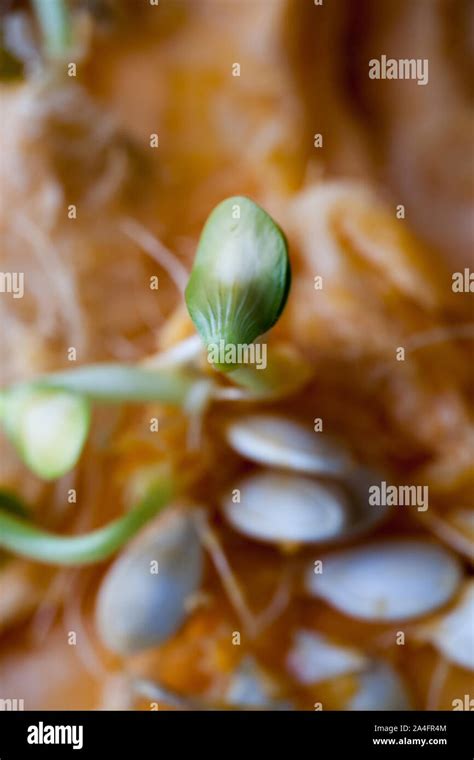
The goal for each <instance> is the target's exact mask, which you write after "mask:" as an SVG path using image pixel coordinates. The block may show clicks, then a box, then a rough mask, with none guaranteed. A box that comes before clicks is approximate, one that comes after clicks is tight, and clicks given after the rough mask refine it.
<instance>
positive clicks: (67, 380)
mask: <svg viewBox="0 0 474 760" xmlns="http://www.w3.org/2000/svg"><path fill="white" fill-rule="evenodd" d="M194 383H195V378H193V377H192V376H190V375H189V374H186V373H184V372H182V371H181V372H176V371H175V372H173V371H165V370H154V369H145V368H143V367H139V366H134V365H127V364H90V365H88V366H84V367H78V368H77V369H70V370H65V371H64V372H55V373H53V374H50V375H44V376H43V377H40V378H38V380H34V381H33V382H32V383H31V385H33V386H35V387H37V388H49V389H52V390H65V391H70V392H72V393H78V394H80V395H82V396H86V397H87V398H88V399H90V400H91V401H105V402H122V401H161V402H163V403H166V404H176V405H181V404H182V403H183V402H184V401H186V398H187V396H188V394H189V392H190V390H191V388H192V387H193V385H194Z"/></svg>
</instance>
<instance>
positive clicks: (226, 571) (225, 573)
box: [196, 510, 257, 638]
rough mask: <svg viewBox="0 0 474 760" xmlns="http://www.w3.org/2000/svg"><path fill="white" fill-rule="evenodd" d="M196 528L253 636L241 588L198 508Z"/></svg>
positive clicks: (252, 621) (254, 623) (254, 630)
mask: <svg viewBox="0 0 474 760" xmlns="http://www.w3.org/2000/svg"><path fill="white" fill-rule="evenodd" d="M196 528H197V530H198V533H199V536H200V538H201V541H202V543H203V546H204V547H205V548H206V549H207V551H208V552H209V556H210V557H211V559H212V562H213V563H214V566H215V568H216V570H217V572H218V574H219V577H220V579H221V581H222V585H223V587H224V589H225V591H226V592H227V596H228V597H229V600H230V602H231V604H232V606H233V608H234V610H235V611H236V613H237V615H238V616H239V619H240V621H241V622H242V625H243V626H244V628H245V630H246V633H247V634H248V635H249V636H251V637H252V638H254V637H255V635H256V632H257V626H256V621H255V619H254V616H253V615H252V613H251V611H250V609H249V608H248V605H247V603H246V601H245V597H244V595H243V592H242V589H241V588H240V585H239V583H238V581H237V578H236V577H235V575H234V573H233V571H232V568H231V567H230V565H229V562H228V560H227V557H226V555H225V553H224V551H223V549H222V546H221V544H220V542H219V539H218V538H217V536H216V534H215V532H214V531H213V530H212V528H211V527H210V525H209V522H208V519H207V516H206V514H205V512H204V510H199V511H198V512H197V514H196Z"/></svg>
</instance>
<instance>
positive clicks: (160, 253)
mask: <svg viewBox="0 0 474 760" xmlns="http://www.w3.org/2000/svg"><path fill="white" fill-rule="evenodd" d="M120 228H121V230H122V232H124V233H125V235H127V237H129V238H130V240H133V242H134V243H136V244H137V245H138V246H139V247H140V248H141V249H142V250H143V251H145V253H148V255H149V256H151V258H152V259H154V261H156V262H157V263H158V264H159V265H160V266H162V267H163V269H164V270H165V271H166V272H167V273H168V274H169V276H170V277H171V279H172V280H173V282H174V283H175V285H176V287H177V288H178V290H180V291H184V289H185V287H186V285H187V282H188V279H189V273H188V271H187V270H186V268H185V267H184V266H183V265H182V264H181V262H180V260H179V259H178V258H177V256H175V254H174V253H172V251H170V250H169V249H168V248H166V246H164V245H163V243H161V242H160V241H159V240H158V239H157V238H156V237H155V236H154V235H152V234H151V232H150V231H149V230H147V229H146V227H143V226H142V225H141V224H140V223H139V222H137V221H136V220H135V219H131V218H130V217H124V218H123V219H122V221H121V223H120Z"/></svg>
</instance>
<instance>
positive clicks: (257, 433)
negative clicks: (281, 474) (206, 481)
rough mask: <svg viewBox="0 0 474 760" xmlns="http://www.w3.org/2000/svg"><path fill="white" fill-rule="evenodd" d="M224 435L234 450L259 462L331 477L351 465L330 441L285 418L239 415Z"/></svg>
mask: <svg viewBox="0 0 474 760" xmlns="http://www.w3.org/2000/svg"><path fill="white" fill-rule="evenodd" d="M226 437H227V440H228V442H229V444H230V445H231V446H232V448H233V449H235V451H237V452H238V453H239V454H241V455H242V456H243V457H246V458H247V459H251V460H252V461H253V462H258V463H260V464H266V465H269V466H273V467H285V468H288V469H290V470H297V471H299V472H307V473H315V474H318V473H319V474H324V475H330V476H333V475H341V474H343V473H345V472H347V470H348V469H349V468H350V459H349V457H348V456H347V454H346V453H345V452H344V451H343V450H342V449H341V448H340V447H339V446H337V445H336V444H335V443H334V442H333V441H331V440H328V439H327V438H326V437H324V436H323V435H322V434H320V433H313V432H311V431H310V430H307V429H306V428H304V427H303V426H302V425H300V424H299V423H297V422H294V421H293V420H290V419H287V418H285V417H279V416H277V415H271V414H252V415H247V416H246V417H240V418H239V419H237V420H234V421H233V422H231V423H230V424H229V425H228V426H227V429H226Z"/></svg>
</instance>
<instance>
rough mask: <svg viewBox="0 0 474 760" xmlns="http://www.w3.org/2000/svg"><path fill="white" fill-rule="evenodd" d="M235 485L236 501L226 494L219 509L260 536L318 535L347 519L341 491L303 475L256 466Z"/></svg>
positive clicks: (329, 533)
mask: <svg viewBox="0 0 474 760" xmlns="http://www.w3.org/2000/svg"><path fill="white" fill-rule="evenodd" d="M238 489H239V491H240V502H239V503H234V502H233V500H232V496H229V497H227V498H226V499H225V501H224V502H223V505H222V506H223V510H224V514H225V516H226V518H227V520H228V521H229V523H230V524H231V525H232V526H233V527H234V528H235V529H236V530H238V531H239V532H240V533H243V534H244V535H245V536H250V537H252V538H256V539H260V540H261V541H270V542H275V543H278V542H293V541H294V542H298V543H311V542H314V541H323V540H325V539H329V538H333V537H334V536H337V535H339V534H340V533H341V532H343V530H344V526H345V525H346V522H347V511H348V503H347V499H346V497H345V494H344V492H343V491H342V490H341V489H339V488H337V487H336V486H334V485H325V484H322V483H318V482H317V481H315V480H311V479H310V478H307V477H305V476H303V475H293V474H287V473H282V472H273V471H271V470H268V471H261V472H258V473H256V474H254V475H250V476H249V477H247V478H244V479H243V480H242V481H240V482H239V484H238Z"/></svg>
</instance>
